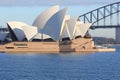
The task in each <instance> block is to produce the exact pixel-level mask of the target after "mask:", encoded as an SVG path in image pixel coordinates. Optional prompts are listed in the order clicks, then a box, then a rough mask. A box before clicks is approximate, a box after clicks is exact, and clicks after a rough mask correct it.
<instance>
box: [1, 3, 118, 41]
mask: <svg viewBox="0 0 120 80" xmlns="http://www.w3.org/2000/svg"><path fill="white" fill-rule="evenodd" d="M78 20H80V21H83V22H84V23H88V22H89V23H92V26H91V29H92V30H95V29H99V28H115V29H116V31H115V35H116V40H119V41H120V2H115V3H111V4H108V5H105V6H102V7H100V8H97V9H95V10H92V11H90V12H88V13H85V14H83V15H80V16H79V17H78ZM0 31H8V29H7V28H0Z"/></svg>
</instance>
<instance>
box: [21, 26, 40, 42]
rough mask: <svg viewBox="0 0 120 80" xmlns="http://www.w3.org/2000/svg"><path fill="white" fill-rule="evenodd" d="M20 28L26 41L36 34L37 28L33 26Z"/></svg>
mask: <svg viewBox="0 0 120 80" xmlns="http://www.w3.org/2000/svg"><path fill="white" fill-rule="evenodd" d="M22 28H23V31H24V33H25V36H26V38H27V40H28V41H30V40H31V39H32V38H33V36H35V35H36V34H37V33H38V31H37V27H35V26H22Z"/></svg>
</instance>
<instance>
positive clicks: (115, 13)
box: [78, 2, 120, 41]
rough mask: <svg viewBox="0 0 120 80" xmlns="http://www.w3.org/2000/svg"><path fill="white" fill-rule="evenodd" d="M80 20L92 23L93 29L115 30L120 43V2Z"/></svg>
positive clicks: (82, 16) (87, 14)
mask: <svg viewBox="0 0 120 80" xmlns="http://www.w3.org/2000/svg"><path fill="white" fill-rule="evenodd" d="M78 20H80V21H83V22H84V23H88V22H89V23H92V26H91V29H93V30H94V29H99V28H115V30H116V31H115V36H116V40H118V41H120V2H115V3H111V4H108V5H105V6H102V7H100V8H97V9H95V10H92V11H90V12H88V13H85V14H83V15H81V16H79V18H78Z"/></svg>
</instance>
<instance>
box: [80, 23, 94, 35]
mask: <svg viewBox="0 0 120 80" xmlns="http://www.w3.org/2000/svg"><path fill="white" fill-rule="evenodd" d="M91 25H92V24H91V23H83V24H79V25H78V26H79V29H80V32H81V37H84V36H85V34H86V33H87V31H88V29H89V28H90V27H91Z"/></svg>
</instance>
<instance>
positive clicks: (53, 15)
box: [0, 6, 114, 53]
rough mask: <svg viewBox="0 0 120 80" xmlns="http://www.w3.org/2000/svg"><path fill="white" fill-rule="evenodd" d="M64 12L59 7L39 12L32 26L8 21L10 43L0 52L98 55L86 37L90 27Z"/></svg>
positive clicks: (2, 47) (0, 47)
mask: <svg viewBox="0 0 120 80" xmlns="http://www.w3.org/2000/svg"><path fill="white" fill-rule="evenodd" d="M66 11H67V8H64V9H61V10H59V6H53V7H50V8H48V9H47V10H45V11H44V12H42V13H41V14H40V15H39V16H38V17H37V18H36V19H35V20H34V22H33V24H32V25H28V24H25V23H23V22H18V21H8V22H7V26H8V29H9V34H10V37H11V39H12V42H10V43H6V44H4V45H2V46H0V51H4V52H49V53H50V52H83V51H84V52H87V51H100V50H101V49H97V48H96V47H95V45H94V41H93V40H92V38H91V37H90V35H89V33H88V30H89V28H90V26H91V23H83V22H80V21H78V20H77V19H78V18H77V17H76V18H71V17H70V15H68V14H66ZM4 38H5V37H4ZM102 50H103V49H102ZM109 50H111V51H114V49H109ZM109 50H107V49H104V50H103V51H109Z"/></svg>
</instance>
